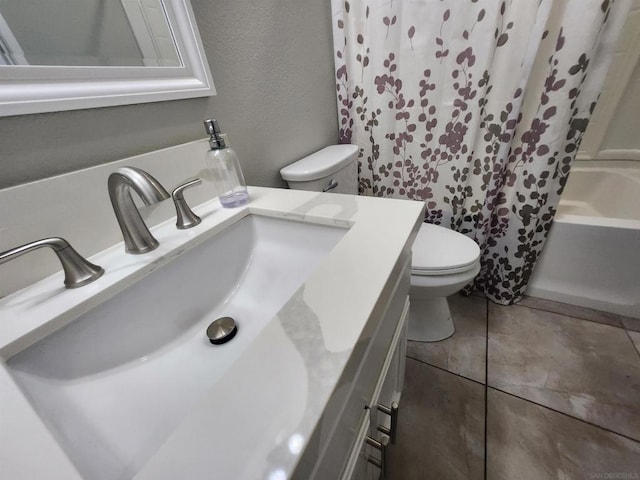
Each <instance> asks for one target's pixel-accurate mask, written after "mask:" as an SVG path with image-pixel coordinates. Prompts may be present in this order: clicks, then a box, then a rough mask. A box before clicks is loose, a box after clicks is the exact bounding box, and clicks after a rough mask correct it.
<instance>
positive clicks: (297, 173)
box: [280, 145, 358, 182]
mask: <svg viewBox="0 0 640 480" xmlns="http://www.w3.org/2000/svg"><path fill="white" fill-rule="evenodd" d="M357 154H358V146H357V145H330V146H328V147H325V148H323V149H322V150H319V151H317V152H315V153H312V154H311V155H309V156H306V157H304V158H302V159H300V160H298V161H297V162H294V163H292V164H291V165H287V166H286V167H284V168H283V169H281V170H280V175H281V176H282V178H283V180H287V181H294V182H306V181H310V180H317V179H319V178H322V177H326V176H327V175H331V174H332V173H335V172H337V171H338V170H340V169H341V168H342V167H344V166H345V165H347V164H349V163H350V162H352V161H354V160H355V159H356V158H357Z"/></svg>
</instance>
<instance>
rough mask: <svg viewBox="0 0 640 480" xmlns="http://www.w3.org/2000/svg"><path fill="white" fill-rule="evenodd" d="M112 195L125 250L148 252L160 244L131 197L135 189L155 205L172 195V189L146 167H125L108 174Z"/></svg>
mask: <svg viewBox="0 0 640 480" xmlns="http://www.w3.org/2000/svg"><path fill="white" fill-rule="evenodd" d="M108 188H109V198H111V205H112V206H113V211H114V213H115V214H116V218H117V219H118V224H119V225H120V230H122V236H123V238H124V247H125V251H126V252H128V253H135V254H138V253H146V252H150V251H151V250H154V249H155V248H157V247H158V245H159V243H158V240H156V239H155V237H154V236H153V235H151V232H150V231H149V229H148V228H147V226H146V225H145V223H144V220H142V217H141V216H140V212H139V211H138V208H137V207H136V204H135V203H134V201H133V198H132V197H131V189H133V190H135V191H136V193H137V194H138V195H140V198H141V199H142V201H143V202H144V203H145V205H153V204H154V203H158V202H161V201H162V200H166V199H167V198H169V193H168V192H167V191H166V190H165V189H164V187H163V186H162V185H161V184H160V182H158V181H157V180H156V179H155V178H153V177H152V176H151V175H149V174H148V173H147V172H145V171H144V170H140V169H139V168H134V167H122V168H119V169H118V170H116V171H115V172H113V173H112V174H111V175H109V180H108Z"/></svg>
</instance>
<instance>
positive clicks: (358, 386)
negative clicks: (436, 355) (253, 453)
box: [293, 255, 410, 480]
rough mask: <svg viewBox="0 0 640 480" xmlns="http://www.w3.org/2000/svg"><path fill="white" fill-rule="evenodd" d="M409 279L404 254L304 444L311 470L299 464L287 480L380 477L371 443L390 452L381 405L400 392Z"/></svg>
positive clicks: (377, 453) (380, 462)
mask: <svg viewBox="0 0 640 480" xmlns="http://www.w3.org/2000/svg"><path fill="white" fill-rule="evenodd" d="M409 281H410V256H409V255H406V256H405V257H403V258H402V259H401V261H400V262H399V266H398V268H397V269H396V275H395V278H390V287H389V290H388V296H387V298H388V299H389V300H388V301H387V302H386V305H382V306H381V309H380V311H381V313H378V319H377V322H376V321H375V320H374V322H373V323H374V325H371V329H372V332H371V336H370V338H369V339H368V341H362V342H359V344H358V345H357V346H356V348H355V349H354V352H353V353H352V355H351V357H352V358H351V362H349V363H351V364H352V365H351V367H350V366H349V363H348V365H347V368H345V376H347V375H350V376H351V378H345V379H344V380H343V381H341V382H340V385H339V387H338V388H337V389H336V391H335V392H334V395H333V396H332V399H331V401H330V402H329V404H328V405H327V409H326V410H325V414H324V415H323V420H322V422H321V424H320V425H319V426H318V427H317V429H316V434H315V435H314V438H312V440H311V441H310V442H309V445H308V446H307V451H306V452H305V457H307V458H308V459H309V460H308V462H309V464H310V463H311V462H313V466H312V467H311V468H310V469H309V470H306V471H305V465H304V462H302V463H301V464H299V465H298V468H297V469H296V472H295V474H294V476H293V478H295V479H298V478H309V479H317V480H320V479H326V478H335V479H342V480H373V479H379V478H382V469H383V468H384V467H385V465H384V464H385V462H386V460H385V459H383V458H382V457H383V455H382V452H381V451H380V449H379V448H376V445H377V447H380V445H379V443H383V444H384V443H388V446H387V447H386V448H387V453H388V449H390V448H393V446H392V443H391V438H390V435H389V434H390V433H391V430H392V426H391V415H389V414H388V413H390V412H389V411H388V410H387V408H385V407H388V409H391V406H392V405H393V404H394V403H396V404H399V402H400V395H401V393H402V387H403V382H404V368H405V355H406V332H407V319H408V315H409V296H408V293H409ZM374 315H375V312H374ZM374 318H375V317H374ZM358 360H359V361H358ZM353 364H355V365H353ZM353 371H355V375H354V374H353V373H351V372H353ZM378 405H380V406H382V407H381V408H378ZM383 410H387V413H384V411H383ZM385 429H386V430H385ZM381 430H384V431H386V432H387V433H386V434H385V433H383V432H382V431H381ZM314 454H315V458H313V459H312V456H313V455H314ZM387 457H388V455H387ZM387 467H388V465H387Z"/></svg>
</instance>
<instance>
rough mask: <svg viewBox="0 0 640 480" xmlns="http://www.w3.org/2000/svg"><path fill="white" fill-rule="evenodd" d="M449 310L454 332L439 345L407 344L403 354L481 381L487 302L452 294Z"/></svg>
mask: <svg viewBox="0 0 640 480" xmlns="http://www.w3.org/2000/svg"><path fill="white" fill-rule="evenodd" d="M448 300H449V308H451V314H452V315H453V321H454V323H455V327H456V332H455V333H454V334H453V335H452V336H451V337H449V338H447V339H446V340H442V341H441V342H411V341H410V342H408V344H407V355H408V356H409V357H411V358H414V359H417V360H420V361H422V362H426V363H430V364H431V365H435V366H437V367H440V368H444V369H445V370H448V371H450V372H453V373H456V374H458V375H462V376H463V377H467V378H470V379H472V380H475V381H476V382H480V383H484V382H485V371H486V345H487V343H486V334H487V300H486V298H482V297H478V296H475V295H471V296H468V297H463V296H462V295H452V296H451V297H449V299H448Z"/></svg>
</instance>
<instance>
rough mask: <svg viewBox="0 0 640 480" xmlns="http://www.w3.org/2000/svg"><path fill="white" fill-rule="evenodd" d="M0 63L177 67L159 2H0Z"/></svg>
mask: <svg viewBox="0 0 640 480" xmlns="http://www.w3.org/2000/svg"><path fill="white" fill-rule="evenodd" d="M38 19H39V20H38ZM36 25H37V28H34V26H36ZM0 62H1V63H2V64H3V65H68V66H171V67H177V66H180V65H181V62H180V58H179V56H178V52H177V50H176V46H175V43H174V41H173V37H172V35H171V30H170V28H169V24H168V21H167V16H166V13H165V10H164V8H163V5H162V3H161V1H160V0H65V1H64V2H56V1H51V0H29V1H24V0H0Z"/></svg>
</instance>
